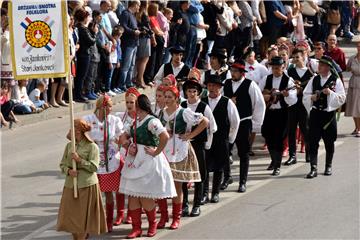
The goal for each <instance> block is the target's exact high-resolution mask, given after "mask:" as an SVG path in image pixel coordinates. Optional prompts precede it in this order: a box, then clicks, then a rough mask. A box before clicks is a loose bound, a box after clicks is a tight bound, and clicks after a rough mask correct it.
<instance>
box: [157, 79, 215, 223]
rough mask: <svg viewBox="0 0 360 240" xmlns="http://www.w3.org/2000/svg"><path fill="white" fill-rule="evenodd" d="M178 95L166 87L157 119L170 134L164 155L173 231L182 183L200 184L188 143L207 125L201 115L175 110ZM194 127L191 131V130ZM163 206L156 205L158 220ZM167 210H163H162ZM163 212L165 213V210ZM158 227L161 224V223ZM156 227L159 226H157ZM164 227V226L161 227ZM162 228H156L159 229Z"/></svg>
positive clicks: (177, 219)
mask: <svg viewBox="0 0 360 240" xmlns="http://www.w3.org/2000/svg"><path fill="white" fill-rule="evenodd" d="M179 98H180V93H179V91H178V89H177V88H176V87H175V86H170V87H168V88H167V89H166V91H165V102H166V107H165V108H164V110H163V111H161V112H160V116H159V119H160V121H161V122H162V124H163V125H164V126H165V127H166V130H167V131H168V132H169V134H170V136H171V137H170V139H169V141H168V143H167V144H166V147H165V150H164V153H165V156H166V158H167V160H168V161H169V163H170V168H171V171H172V174H173V178H174V181H175V187H176V192H177V197H175V198H173V199H172V200H173V201H172V202H173V205H172V217H173V221H172V223H171V226H170V229H177V228H178V227H179V225H180V216H181V213H182V199H183V194H182V184H183V182H200V181H201V176H200V173H199V167H198V163H197V159H196V156H195V153H194V149H193V148H192V146H191V144H190V139H194V138H195V137H196V136H197V135H198V134H200V133H201V132H202V131H203V130H204V129H205V128H206V127H207V125H208V121H209V120H208V119H207V118H206V117H204V116H203V115H202V114H201V113H195V112H193V111H191V110H190V109H189V108H186V109H184V108H182V107H180V106H179ZM195 125H197V127H196V128H195V129H192V127H193V126H195ZM165 204H166V203H160V201H159V206H160V211H161V219H165V217H166V214H167V212H165ZM166 209H167V207H166ZM166 211H167V210H166ZM160 223H162V224H163V223H165V222H161V220H160ZM160 223H159V224H160ZM164 225H165V224H164ZM163 227H164V226H162V225H160V227H159V228H163Z"/></svg>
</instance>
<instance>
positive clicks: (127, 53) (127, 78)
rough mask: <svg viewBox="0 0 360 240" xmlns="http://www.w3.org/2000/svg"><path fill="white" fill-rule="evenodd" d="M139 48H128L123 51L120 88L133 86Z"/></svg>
mask: <svg viewBox="0 0 360 240" xmlns="http://www.w3.org/2000/svg"><path fill="white" fill-rule="evenodd" d="M136 50H137V47H126V48H125V49H124V51H123V58H122V62H121V67H120V88H121V89H124V88H125V86H126V87H128V86H132V85H133V84H132V81H131V80H132V77H133V74H134V67H135V60H136Z"/></svg>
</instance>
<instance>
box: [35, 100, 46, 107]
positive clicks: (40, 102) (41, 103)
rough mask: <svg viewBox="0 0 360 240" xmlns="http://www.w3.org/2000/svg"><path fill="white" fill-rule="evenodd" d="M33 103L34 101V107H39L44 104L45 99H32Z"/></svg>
mask: <svg viewBox="0 0 360 240" xmlns="http://www.w3.org/2000/svg"><path fill="white" fill-rule="evenodd" d="M33 103H34V105H35V107H37V108H41V107H42V106H43V105H44V104H45V101H44V100H37V101H34V102H33Z"/></svg>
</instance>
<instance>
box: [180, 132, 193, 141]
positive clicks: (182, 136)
mask: <svg viewBox="0 0 360 240" xmlns="http://www.w3.org/2000/svg"><path fill="white" fill-rule="evenodd" d="M179 138H180V139H181V140H183V141H188V140H190V139H191V138H192V137H191V132H188V133H184V134H180V135H179Z"/></svg>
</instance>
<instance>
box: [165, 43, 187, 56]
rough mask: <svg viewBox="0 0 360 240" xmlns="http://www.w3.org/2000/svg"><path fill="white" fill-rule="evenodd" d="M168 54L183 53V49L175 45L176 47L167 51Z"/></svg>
mask: <svg viewBox="0 0 360 240" xmlns="http://www.w3.org/2000/svg"><path fill="white" fill-rule="evenodd" d="M169 52H170V53H171V54H173V53H184V52H185V48H183V47H182V46H180V45H176V46H173V47H171V48H170V49H169Z"/></svg>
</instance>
